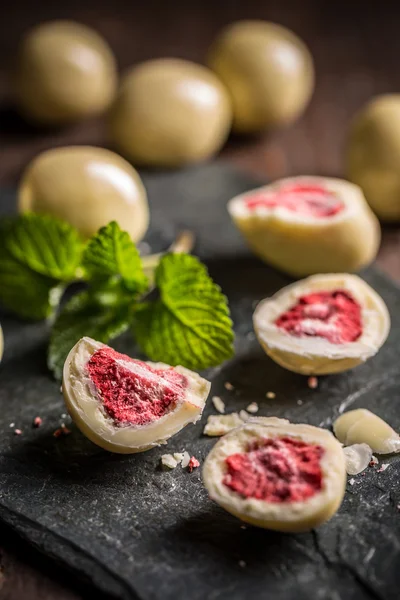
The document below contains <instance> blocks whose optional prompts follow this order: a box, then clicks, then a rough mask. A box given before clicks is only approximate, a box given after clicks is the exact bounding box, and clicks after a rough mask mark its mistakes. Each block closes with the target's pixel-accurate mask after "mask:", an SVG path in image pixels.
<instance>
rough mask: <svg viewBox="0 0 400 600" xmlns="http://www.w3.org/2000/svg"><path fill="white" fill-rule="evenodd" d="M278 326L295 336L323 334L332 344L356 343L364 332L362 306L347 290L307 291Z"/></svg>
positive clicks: (282, 317) (280, 320)
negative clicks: (308, 292) (310, 292)
mask: <svg viewBox="0 0 400 600" xmlns="http://www.w3.org/2000/svg"><path fill="white" fill-rule="evenodd" d="M275 325H277V327H280V328H281V329H283V330H284V331H286V332H287V333H289V334H290V335H293V336H296V337H321V338H325V339H326V340H328V342H330V343H331V344H344V343H346V342H355V341H356V340H358V338H359V337H360V335H361V334H362V323H361V307H360V305H359V304H358V302H356V301H355V300H354V298H353V297H352V296H351V295H350V294H349V293H348V292H346V291H344V290H334V291H333V292H316V293H313V294H306V295H305V296H302V297H301V298H299V300H298V302H297V304H295V305H294V306H292V308H290V309H289V310H287V311H286V312H284V313H283V314H282V315H281V316H280V317H278V319H277V320H276V321H275Z"/></svg>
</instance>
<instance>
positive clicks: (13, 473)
mask: <svg viewBox="0 0 400 600" xmlns="http://www.w3.org/2000/svg"><path fill="white" fill-rule="evenodd" d="M144 178H145V183H146V186H147V189H148V192H149V196H150V201H151V205H152V215H153V220H152V228H151V232H150V234H149V236H148V238H147V240H148V242H149V243H150V244H151V246H152V248H153V249H154V250H159V249H162V248H163V247H165V246H167V245H168V244H169V243H170V242H171V241H172V239H173V237H174V235H175V233H176V231H177V230H178V229H179V228H180V227H182V226H185V227H190V228H192V229H194V230H195V231H196V233H197V234H198V245H197V252H198V254H200V256H202V257H203V258H205V259H206V260H207V263H208V265H209V268H210V271H211V273H212V275H213V276H214V277H215V278H216V280H217V281H218V282H219V283H220V284H221V285H222V287H223V289H224V291H225V292H226V293H227V294H228V296H229V299H230V303H231V307H232V313H233V318H234V321H235V328H236V333H237V354H236V357H235V359H234V360H232V361H231V362H229V363H228V364H225V365H224V366H222V367H221V368H217V369H213V370H211V371H209V373H208V376H209V377H210V378H211V379H212V381H213V387H212V395H213V394H215V395H220V396H222V397H223V398H224V399H225V401H226V405H227V408H228V410H238V409H242V408H245V407H246V406H247V405H248V404H249V402H251V401H257V402H258V403H259V405H260V407H261V410H260V413H259V414H262V415H278V416H283V417H287V418H289V419H291V420H293V421H295V422H309V423H311V424H316V425H318V424H323V425H327V426H329V424H330V423H331V421H332V418H333V417H334V416H335V415H337V414H338V411H339V408H340V407H341V409H342V410H343V409H344V408H350V407H351V408H355V407H368V408H370V409H371V410H373V411H376V412H377V413H378V414H380V415H381V416H382V417H384V418H386V419H387V420H388V421H390V423H391V424H392V425H393V426H394V427H395V428H397V429H400V412H399V411H398V409H397V403H398V399H399V383H400V373H399V366H398V365H399V348H400V311H399V309H400V292H399V290H398V289H397V288H396V287H395V286H394V285H393V284H392V283H390V282H389V281H387V280H386V279H385V278H384V277H383V276H382V275H380V274H378V273H377V272H376V271H374V270H369V271H368V272H366V273H365V274H364V275H365V279H366V280H367V281H368V282H369V283H370V284H372V285H373V286H374V287H375V288H376V289H377V290H378V291H379V293H380V294H381V295H382V296H383V298H384V299H385V301H386V302H387V304H388V306H389V310H390V313H391V316H392V330H391V334H390V337H389V340H388V342H387V343H386V345H385V346H384V348H383V349H382V350H381V352H380V353H379V354H378V355H377V356H376V357H375V358H374V359H372V360H371V361H369V362H368V364H367V365H365V366H362V367H359V368H358V369H356V370H354V371H353V372H350V373H345V374H341V375H335V376H331V377H324V378H321V379H320V385H319V387H318V389H316V390H311V389H309V388H308V386H307V380H306V378H304V377H301V376H298V375H295V374H292V373H289V372H287V371H285V370H283V369H281V368H280V367H278V366H277V365H275V364H274V363H273V362H272V361H270V360H269V359H268V358H267V357H266V356H265V355H264V353H263V352H262V351H261V350H260V348H259V346H258V344H257V342H256V341H255V339H254V336H253V334H252V327H251V314H252V310H253V306H254V303H255V302H257V300H259V299H261V298H263V297H265V296H268V295H270V294H271V293H273V292H275V291H276V290H278V289H279V288H280V287H282V286H283V285H286V284H287V283H288V282H289V280H288V279H287V278H286V277H284V276H283V275H281V274H278V273H277V272H275V271H273V270H272V269H269V268H268V267H267V266H266V265H264V264H262V263H261V262H259V261H258V260H256V259H255V258H252V257H251V256H250V255H249V254H248V252H247V250H246V249H245V247H244V244H243V243H242V241H241V238H240V236H239V234H238V233H237V232H236V230H235V229H234V227H233V226H232V224H231V223H230V220H229V218H228V216H227V214H226V210H225V205H226V201H227V200H228V199H229V198H230V197H231V196H233V195H235V194H237V193H240V192H242V191H244V190H246V189H249V188H251V187H254V182H252V181H249V180H248V179H247V178H246V177H245V176H243V175H241V174H239V173H237V172H235V171H233V170H232V169H231V168H230V167H228V166H225V165H223V164H214V165H211V166H204V167H200V168H195V169H191V170H187V171H185V172H181V173H167V174H162V175H151V174H145V175H144ZM13 201H14V199H13V195H12V194H11V193H10V194H7V193H3V194H2V195H1V196H0V206H1V207H2V211H3V212H7V211H10V210H12V206H13ZM0 321H1V323H2V325H3V328H4V334H5V341H6V351H5V355H4V360H3V363H2V364H1V367H0V409H1V410H0V518H1V519H3V520H4V521H5V522H7V523H8V524H11V525H12V527H13V528H15V530H16V531H18V532H19V533H20V534H21V535H22V536H24V537H25V538H27V539H28V540H29V541H30V542H31V543H32V544H34V545H35V546H36V547H37V548H38V549H40V550H41V551H43V552H44V553H46V554H47V555H48V556H50V557H52V558H54V559H56V560H58V561H62V562H63V563H64V564H66V565H68V566H69V567H71V568H73V569H74V570H75V571H76V572H77V573H79V574H80V576H84V577H86V578H89V579H90V580H92V581H93V583H94V584H95V585H96V586H98V587H99V588H101V589H102V590H104V591H106V592H108V593H109V594H110V595H113V596H116V597H117V598H120V599H124V600H125V599H126V600H128V599H137V598H140V599H143V600H170V599H171V600H186V599H189V598H190V599H191V600H204V599H208V600H217V599H218V600H228V599H229V600H242V599H247V598H257V599H271V600H275V599H279V600H309V599H321V600H325V599H330V600H347V599H349V600H361V599H366V600H369V599H378V600H392V599H393V600H395V599H397V598H399V592H398V588H399V585H400V569H399V564H400V562H399V561H400V512H399V504H400V490H399V486H398V482H399V473H400V463H399V462H398V461H396V459H393V458H392V459H390V458H389V459H388V461H385V462H389V463H390V466H389V468H388V469H387V470H386V471H384V472H381V473H378V472H377V469H369V470H368V471H367V472H366V473H365V476H362V475H359V476H357V477H356V478H355V479H356V481H355V483H354V485H352V486H351V485H348V489H347V493H346V497H345V500H344V503H343V505H342V508H341V509H340V511H339V513H338V514H337V515H336V516H335V517H334V518H333V519H332V520H331V521H330V522H329V523H327V524H326V525H324V526H323V527H321V528H319V529H318V530H317V531H312V532H310V533H306V534H301V535H281V534H279V533H273V532H267V531H263V530H257V529H255V528H251V527H246V528H243V527H241V524H240V522H239V521H238V520H236V519H235V518H233V517H231V516H230V515H228V514H226V513H225V512H224V511H223V510H222V509H220V508H219V507H217V506H216V505H214V504H213V503H212V502H211V501H210V500H209V499H208V497H207V493H206V491H205V489H204V488H203V486H202V483H201V479H200V472H199V470H195V471H194V472H193V473H192V474H189V473H188V472H187V471H186V470H182V469H181V468H177V469H175V470H174V471H171V472H163V471H162V470H160V468H159V461H160V456H161V454H162V453H164V452H166V451H170V452H174V451H175V452H176V451H181V450H182V449H184V448H185V449H187V450H189V452H191V453H192V454H194V455H195V456H197V457H198V458H199V459H200V460H201V461H203V460H204V458H205V456H206V455H207V453H208V451H209V450H210V448H211V447H212V445H213V444H214V440H213V439H210V438H206V437H203V436H202V429H203V427H204V423H205V421H206V418H207V416H208V415H209V414H211V413H213V412H214V411H213V409H212V405H211V403H210V402H209V406H208V407H207V408H206V410H205V414H204V417H203V419H202V421H201V422H200V423H198V424H197V425H196V426H189V427H187V428H186V429H185V430H184V431H182V432H181V433H180V434H178V435H177V436H175V437H174V438H173V439H172V440H171V441H170V442H169V444H168V446H167V447H163V448H162V449H155V450H152V451H150V452H146V453H144V454H140V455H133V456H117V455H112V454H109V453H107V452H104V451H102V450H100V449H98V448H97V447H96V446H94V445H93V444H91V443H90V442H89V441H88V440H86V439H85V438H84V437H83V436H82V435H81V434H80V433H79V431H78V430H76V429H75V428H74V427H73V426H72V430H73V433H72V435H70V436H68V437H65V438H59V439H55V438H54V437H53V436H52V433H53V431H54V430H55V428H57V427H58V426H59V423H60V422H61V421H62V420H65V419H64V418H63V417H62V416H61V415H62V413H63V412H64V410H65V409H64V406H63V401H62V397H61V395H60V392H59V384H57V383H56V382H55V381H53V380H52V379H51V378H50V376H49V373H48V372H47V370H46V365H45V348H46V341H47V333H48V331H47V328H46V326H45V325H44V324H41V323H39V324H23V323H21V322H19V321H18V320H15V319H13V318H12V317H10V316H9V315H6V314H0ZM115 346H116V348H117V349H119V350H121V351H124V352H127V353H130V354H134V353H135V348H134V347H133V344H132V341H131V339H130V338H129V337H123V338H121V339H119V340H118V341H117V342H116V344H115ZM226 381H229V382H231V383H232V384H233V385H234V387H235V390H234V391H233V392H229V391H227V390H225V388H224V382H226ZM269 390H271V391H274V392H275V393H276V398H275V399H274V400H268V399H266V398H265V393H266V392H267V391H269ZM36 415H40V416H41V417H42V418H43V420H44V423H43V426H42V427H41V428H40V429H33V428H32V419H33V418H34V417H35V416H36ZM66 422H67V423H69V420H68V419H66ZM10 423H15V427H19V428H20V429H22V430H23V435H21V436H15V435H14V434H13V427H10ZM239 561H244V562H245V564H246V566H240V565H239ZM241 564H242V563H241Z"/></svg>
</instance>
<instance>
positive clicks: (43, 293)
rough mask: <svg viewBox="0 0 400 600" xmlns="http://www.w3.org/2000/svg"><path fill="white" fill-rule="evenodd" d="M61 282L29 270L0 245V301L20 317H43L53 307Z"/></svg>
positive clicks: (56, 302)
mask: <svg viewBox="0 0 400 600" xmlns="http://www.w3.org/2000/svg"><path fill="white" fill-rule="evenodd" d="M63 291H64V285H63V284H60V282H59V281H57V280H55V279H52V278H50V277H45V276H43V275H40V274H39V273H35V272H34V271H31V270H30V269H29V268H28V267H26V266H25V265H23V264H21V263H20V262H18V261H17V260H16V259H15V258H13V257H12V256H11V254H10V253H9V252H7V250H6V249H5V248H4V245H3V244H1V245H0V304H2V306H4V308H7V309H8V310H10V311H12V312H13V313H15V314H17V315H19V316H20V317H22V318H24V319H34V320H40V319H46V318H47V317H50V316H51V315H52V314H53V313H54V310H55V309H56V308H57V306H58V303H59V301H60V298H61V295H62V293H63Z"/></svg>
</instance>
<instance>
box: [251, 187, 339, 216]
mask: <svg viewBox="0 0 400 600" xmlns="http://www.w3.org/2000/svg"><path fill="white" fill-rule="evenodd" d="M246 206H247V208H248V209H249V210H254V209H256V208H260V207H263V208H268V209H271V210H272V209H274V208H277V207H282V208H285V209H286V210H289V211H291V212H295V213H298V214H302V215H305V216H308V217H314V218H325V217H333V216H334V215H336V214H338V213H339V212H340V211H342V210H343V209H344V204H343V202H342V201H341V200H340V199H339V198H338V197H337V196H336V194H333V193H332V192H330V191H328V190H327V189H326V188H324V187H323V186H321V185H315V184H306V183H297V184H287V185H282V186H281V187H280V188H278V189H277V190H275V191H271V190H270V191H265V192H259V193H257V194H255V195H254V196H250V197H248V198H247V199H246Z"/></svg>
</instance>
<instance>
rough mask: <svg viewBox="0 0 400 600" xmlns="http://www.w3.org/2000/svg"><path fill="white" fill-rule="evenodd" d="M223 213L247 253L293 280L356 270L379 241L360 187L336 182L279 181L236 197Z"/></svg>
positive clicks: (373, 253) (310, 179) (376, 225)
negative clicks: (228, 218) (234, 229)
mask: <svg viewBox="0 0 400 600" xmlns="http://www.w3.org/2000/svg"><path fill="white" fill-rule="evenodd" d="M228 211H229V213H230V215H231V217H232V219H233V221H234V223H235V224H236V226H237V227H238V229H239V230H240V232H241V233H242V235H243V236H244V238H245V239H246V242H247V243H248V245H249V247H250V248H251V249H252V250H253V252H254V253H255V254H257V256H259V257H260V258H261V259H262V260H264V261H265V262H268V263H270V264H271V265H273V266H274V267H276V268H278V269H281V270H282V271H285V272H286V273H288V274H290V275H292V276H294V277H303V276H305V275H314V274H316V273H329V272H341V271H347V272H348V271H357V270H359V269H361V268H362V267H364V266H366V265H368V264H369V263H370V262H371V261H372V260H373V259H374V258H375V256H376V253H377V251H378V248H379V243H380V239H381V233H380V226H379V222H378V220H377V218H376V217H375V215H374V214H373V212H372V211H371V209H370V208H369V206H368V204H367V202H366V200H365V198H364V196H363V193H362V191H361V189H360V188H359V187H358V186H356V185H354V184H352V183H349V182H347V181H343V180H340V179H333V178H325V177H308V176H302V177H292V178H288V179H282V180H279V181H276V182H275V183H273V184H270V185H267V186H264V187H261V188H258V189H255V190H251V191H249V192H246V193H245V194H241V195H240V196H236V197H235V198H233V199H232V200H231V201H230V202H229V204H228Z"/></svg>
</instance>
